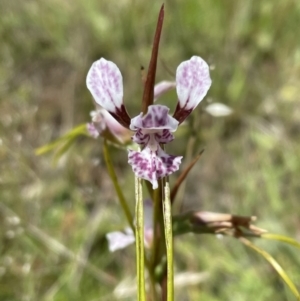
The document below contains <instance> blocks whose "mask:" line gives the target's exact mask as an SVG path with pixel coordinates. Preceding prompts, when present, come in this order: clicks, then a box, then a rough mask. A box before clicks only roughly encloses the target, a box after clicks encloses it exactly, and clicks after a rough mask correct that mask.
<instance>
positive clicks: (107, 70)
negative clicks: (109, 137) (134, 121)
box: [86, 58, 130, 127]
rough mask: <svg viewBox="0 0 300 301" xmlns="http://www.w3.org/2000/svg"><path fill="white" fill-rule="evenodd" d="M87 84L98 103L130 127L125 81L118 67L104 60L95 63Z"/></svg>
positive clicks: (89, 73)
mask: <svg viewBox="0 0 300 301" xmlns="http://www.w3.org/2000/svg"><path fill="white" fill-rule="evenodd" d="M86 84H87V87H88V89H89V90H90V92H91V93H92V95H93V97H94V99H95V101H96V103H97V104H99V105H100V106H101V107H103V108H104V109H106V110H107V111H108V112H109V113H111V114H112V115H113V116H114V117H115V118H116V119H117V120H118V121H119V122H120V123H121V124H122V125H123V126H125V127H128V126H129V123H130V117H129V116H128V114H127V112H126V110H125V107H124V105H123V80H122V75H121V72H120V70H119V68H118V67H117V65H116V64H114V63H113V62H111V61H107V60H106V59H104V58H101V59H100V60H98V61H96V62H94V63H93V65H92V67H91V68H90V70H89V72H88V75H87V78H86Z"/></svg>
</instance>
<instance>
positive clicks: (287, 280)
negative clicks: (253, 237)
mask: <svg viewBox="0 0 300 301" xmlns="http://www.w3.org/2000/svg"><path fill="white" fill-rule="evenodd" d="M239 240H240V241H241V242H242V243H243V244H244V245H246V246H247V247H249V248H251V249H252V250H254V251H256V252H257V253H258V254H260V255H262V256H263V257H264V258H265V259H266V260H267V261H268V262H269V263H270V264H271V265H272V267H273V268H274V269H275V271H276V272H277V273H278V275H279V276H280V277H281V279H282V280H283V281H284V282H285V283H286V285H287V286H288V287H289V288H290V290H291V292H292V293H293V294H294V295H295V296H296V297H297V299H298V300H300V294H299V291H298V290H297V288H296V286H295V285H294V283H293V282H292V280H291V279H290V278H289V276H288V275H287V274H286V272H285V271H284V269H283V268H282V267H281V266H280V264H279V263H278V262H277V261H276V260H275V259H274V258H273V257H272V256H271V255H270V254H269V253H268V252H266V251H264V250H262V249H260V248H258V247H257V246H255V245H254V244H252V243H251V242H250V241H249V240H248V239H246V238H244V237H240V238H239Z"/></svg>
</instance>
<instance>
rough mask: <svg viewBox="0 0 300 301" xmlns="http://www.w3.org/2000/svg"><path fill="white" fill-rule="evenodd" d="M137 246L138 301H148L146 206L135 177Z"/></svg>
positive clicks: (138, 182)
mask: <svg viewBox="0 0 300 301" xmlns="http://www.w3.org/2000/svg"><path fill="white" fill-rule="evenodd" d="M135 202H136V207H135V216H136V228H135V229H136V230H135V242H136V243H135V245H136V263H137V285H138V301H146V292H145V253H144V204H143V193H142V183H141V179H140V178H138V177H135Z"/></svg>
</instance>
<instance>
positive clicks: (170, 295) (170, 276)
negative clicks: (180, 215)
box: [163, 181, 174, 301]
mask: <svg viewBox="0 0 300 301" xmlns="http://www.w3.org/2000/svg"><path fill="white" fill-rule="evenodd" d="M163 212H164V224H165V237H166V251H167V301H174V259H173V232H172V208H171V198H170V185H169V182H168V181H165V187H164V199H163Z"/></svg>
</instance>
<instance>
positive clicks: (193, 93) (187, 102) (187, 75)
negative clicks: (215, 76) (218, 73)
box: [176, 56, 211, 111]
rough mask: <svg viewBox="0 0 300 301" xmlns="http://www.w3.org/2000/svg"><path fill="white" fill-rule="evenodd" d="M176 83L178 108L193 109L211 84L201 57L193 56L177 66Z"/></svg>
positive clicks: (207, 68) (206, 66)
mask: <svg viewBox="0 0 300 301" xmlns="http://www.w3.org/2000/svg"><path fill="white" fill-rule="evenodd" d="M176 84H177V85H176V90H177V95H178V100H179V106H180V108H182V109H184V110H185V111H188V110H194V108H195V107H196V106H197V105H198V104H199V102H200V101H201V100H202V99H203V98H204V96H205V95H206V93H207V91H208V89H209V88H210V86H211V79H210V76H209V66H208V65H207V63H206V62H205V61H204V60H203V59H202V58H201V57H199V56H193V57H192V58H191V59H190V60H188V61H185V62H182V63H181V64H180V65H179V66H178V68H177V71H176Z"/></svg>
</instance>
